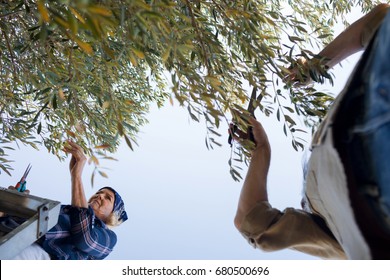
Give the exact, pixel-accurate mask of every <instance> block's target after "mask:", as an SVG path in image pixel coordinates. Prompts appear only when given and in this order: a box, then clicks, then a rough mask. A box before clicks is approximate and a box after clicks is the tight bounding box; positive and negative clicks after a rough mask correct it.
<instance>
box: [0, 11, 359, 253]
mask: <svg viewBox="0 0 390 280" xmlns="http://www.w3.org/2000/svg"><path fill="white" fill-rule="evenodd" d="M358 16H359V15H358V14H356V15H352V17H351V19H357V18H358ZM340 30H341V29H340ZM338 33H339V32H336V34H338ZM359 55H360V54H357V55H354V56H353V57H350V58H349V59H348V60H347V61H345V62H343V64H342V67H340V66H336V67H335V68H334V70H333V71H332V72H333V73H334V74H335V77H336V78H335V86H334V87H331V85H329V84H326V85H325V86H324V89H325V90H327V91H329V92H332V93H335V94H337V93H338V92H340V90H341V89H342V88H343V86H344V84H345V82H346V80H347V78H348V75H349V73H350V71H351V70H352V67H353V65H354V64H355V63H356V61H357V59H358V57H359ZM256 117H257V119H258V120H259V121H261V122H262V124H263V126H264V128H265V130H266V131H267V133H268V137H269V140H270V143H271V149H272V159H271V167H270V171H269V176H268V188H269V200H270V203H271V204H272V205H273V207H276V208H279V209H281V210H283V209H284V208H286V207H295V208H300V199H301V191H302V156H303V153H302V152H296V151H295V150H294V149H293V148H292V146H291V139H290V138H287V137H286V136H285V135H284V133H283V129H282V124H281V123H279V122H278V121H277V120H276V116H272V117H269V118H267V117H265V116H264V115H261V114H260V113H259V112H257V114H256ZM148 120H149V124H147V125H145V126H144V127H142V128H141V132H140V134H139V135H138V143H139V146H135V147H134V151H131V150H130V149H129V148H128V147H127V146H126V144H125V143H124V144H123V145H122V146H120V148H119V150H118V151H117V152H116V153H115V154H114V155H113V156H114V157H115V158H116V159H117V161H103V162H102V163H101V165H102V166H106V167H108V168H109V169H108V170H106V173H107V174H108V176H109V177H108V178H102V177H100V176H96V177H95V186H94V187H93V188H92V186H91V184H90V178H91V174H92V171H93V166H92V165H88V164H87V165H86V167H85V169H84V177H83V181H84V187H85V190H86V194H87V197H89V196H91V195H92V194H93V193H94V192H95V191H97V189H98V188H100V187H103V186H107V185H109V186H111V187H113V188H115V189H116V190H117V191H118V192H119V193H120V194H121V196H122V198H123V199H124V201H125V205H126V210H127V213H128V216H129V220H128V221H126V222H125V223H123V224H122V225H121V226H119V227H118V228H116V229H115V232H116V233H117V235H118V243H117V245H116V247H115V248H114V251H113V253H112V254H111V255H110V256H109V257H108V258H107V259H111V260H235V259H236V260H257V259H259V260H260V259H267V260H279V259H284V260H286V259H298V260H308V259H316V258H314V257H311V256H309V255H306V254H303V253H299V252H296V251H293V250H288V249H287V250H281V251H278V252H273V253H269V252H262V251H260V250H257V249H254V248H252V247H251V246H250V245H249V244H248V243H247V242H246V240H245V239H244V238H243V237H242V236H241V234H240V233H239V232H238V231H237V230H236V228H235V227H234V225H233V219H234V216H235V211H236V207H237V202H238V197H239V194H240V190H241V187H242V183H243V182H242V181H241V182H235V181H234V180H233V179H232V178H231V176H230V174H229V165H228V160H229V158H230V154H231V148H230V146H229V144H228V143H227V137H228V135H227V127H228V124H227V123H222V126H221V127H220V129H219V132H220V133H221V134H223V137H221V138H220V139H219V141H220V142H221V143H222V144H223V146H222V147H217V146H216V147H215V148H214V149H213V150H208V149H207V147H206V145H205V141H204V139H205V136H206V126H205V124H204V123H203V122H201V123H197V122H194V121H192V120H191V119H190V117H189V115H188V112H187V111H186V110H185V109H184V108H181V107H179V105H178V103H177V102H176V103H174V105H173V106H172V105H170V104H167V105H166V106H165V107H163V108H161V109H158V108H155V107H153V108H152V109H151V111H150V113H149V116H148ZM9 154H10V159H12V160H14V163H13V164H12V166H13V168H14V171H13V175H12V177H10V176H8V175H7V174H5V173H4V172H2V173H1V174H0V186H2V187H8V186H9V185H15V184H16V183H17V181H18V180H19V179H20V177H21V176H22V174H23V172H24V170H25V169H26V167H27V165H28V164H29V163H31V164H32V169H31V172H30V174H29V176H28V178H27V187H28V189H30V191H31V194H33V195H36V196H40V197H44V198H48V199H51V200H57V201H61V202H62V203H63V204H68V203H70V174H69V169H68V164H69V159H67V160H65V161H63V162H60V161H59V160H58V159H57V158H56V157H55V156H53V155H52V154H49V153H48V152H47V151H46V150H45V148H42V149H41V150H40V151H36V150H34V149H31V148H28V147H23V146H22V147H20V149H17V150H15V151H12V152H10V153H9ZM242 167H243V172H242V175H243V176H245V173H246V166H245V165H242Z"/></svg>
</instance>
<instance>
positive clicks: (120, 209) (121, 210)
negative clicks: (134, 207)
mask: <svg viewBox="0 0 390 280" xmlns="http://www.w3.org/2000/svg"><path fill="white" fill-rule="evenodd" d="M102 189H109V190H111V191H112V192H113V193H114V195H115V199H114V208H113V210H112V212H114V213H115V214H116V215H117V217H118V220H119V221H120V222H121V223H123V222H124V221H126V220H127V213H126V210H125V203H124V202H123V200H122V197H121V196H120V195H119V193H117V191H116V190H114V189H113V188H111V187H103V188H101V189H100V190H102ZM100 190H99V191H100Z"/></svg>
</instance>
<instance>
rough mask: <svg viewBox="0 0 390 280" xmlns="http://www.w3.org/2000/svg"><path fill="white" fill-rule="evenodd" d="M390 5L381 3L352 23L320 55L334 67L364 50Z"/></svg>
mask: <svg viewBox="0 0 390 280" xmlns="http://www.w3.org/2000/svg"><path fill="white" fill-rule="evenodd" d="M388 7H389V5H387V4H380V5H378V6H376V7H375V8H374V9H372V10H371V11H370V12H369V13H368V14H366V15H365V16H364V17H362V18H360V19H359V20H357V21H355V22H354V23H353V24H351V25H350V26H349V27H348V28H347V29H346V30H345V31H344V32H342V33H341V34H340V35H338V36H337V37H336V38H335V39H334V40H333V41H332V42H331V43H330V44H329V45H327V46H326V47H325V48H324V49H323V50H322V51H321V52H320V53H319V56H321V57H323V58H326V59H327V62H326V65H327V66H328V67H329V68H332V67H333V66H334V65H336V64H338V63H339V62H341V61H342V60H343V59H345V58H347V57H348V56H350V55H352V54H354V53H356V52H358V51H361V50H363V49H364V48H365V47H366V45H367V43H368V42H369V40H370V39H371V37H372V36H373V35H374V34H375V31H376V30H377V29H378V27H379V26H380V24H381V23H382V20H383V18H384V17H385V16H386V13H387V10H388Z"/></svg>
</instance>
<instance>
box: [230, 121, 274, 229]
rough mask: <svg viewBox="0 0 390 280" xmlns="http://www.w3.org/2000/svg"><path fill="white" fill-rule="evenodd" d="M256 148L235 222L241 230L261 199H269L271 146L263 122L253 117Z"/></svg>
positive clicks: (252, 123)
mask: <svg viewBox="0 0 390 280" xmlns="http://www.w3.org/2000/svg"><path fill="white" fill-rule="evenodd" d="M249 121H250V124H251V125H252V127H253V136H254V138H255V141H256V148H255V149H254V151H253V152H252V158H251V162H250V164H249V168H248V172H247V175H246V178H245V181H244V185H243V187H242V190H241V194H240V198H239V202H238V207H237V212H236V217H235V219H234V224H235V226H236V227H237V229H239V230H240V227H241V223H242V220H243V219H244V217H245V216H246V215H247V214H248V213H249V212H250V210H251V209H252V208H253V207H254V206H255V205H256V203H257V202H260V201H268V195H267V175H268V169H269V165H270V159H271V148H270V145H269V142H268V137H267V134H266V133H265V130H264V128H263V126H262V125H261V123H259V122H258V121H256V120H255V119H254V118H251V119H250V120H249Z"/></svg>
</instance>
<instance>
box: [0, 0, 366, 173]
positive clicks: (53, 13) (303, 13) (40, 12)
mask: <svg viewBox="0 0 390 280" xmlns="http://www.w3.org/2000/svg"><path fill="white" fill-rule="evenodd" d="M371 2H372V1H346V0H342V1H308V0H299V1H287V0H286V1H280V0H274V1H265V0H238V1H225V0H195V1H189V0H145V1H143V0H117V1H109V0H74V1H69V0H52V1H49V0H37V1H32V0H13V1H0V29H1V32H0V83H1V87H0V135H1V139H2V140H1V142H0V148H1V149H2V150H0V153H2V154H4V155H5V153H4V149H6V148H5V147H8V146H9V145H10V144H12V143H14V142H18V141H19V142H22V143H23V144H27V145H31V146H34V147H39V146H41V145H43V146H45V147H46V148H47V150H48V151H50V152H52V153H53V154H55V155H57V156H58V157H60V158H62V156H63V155H62V152H61V150H62V146H63V141H64V140H65V139H67V138H74V139H75V140H76V141H77V142H78V143H79V144H80V145H82V146H83V147H84V148H85V150H86V151H87V152H88V153H89V154H90V155H91V156H94V159H97V158H98V156H99V154H98V153H100V156H103V158H104V157H105V152H104V151H108V152H115V150H116V148H117V147H118V145H119V143H120V141H121V140H123V139H124V141H125V142H126V143H127V144H128V146H129V147H130V148H133V144H134V143H136V136H137V132H138V130H139V128H140V127H141V126H142V125H144V124H145V123H146V122H147V117H146V116H147V112H148V110H149V106H150V104H157V105H159V106H162V104H164V102H165V101H166V100H170V101H171V103H174V102H175V101H176V102H177V103H178V104H179V105H180V106H184V107H186V108H187V109H188V112H189V116H190V117H191V118H192V119H193V120H195V121H200V120H201V119H204V120H205V122H206V127H207V135H206V145H207V146H208V147H209V148H212V147H213V145H218V146H220V145H221V144H220V143H219V141H218V138H219V137H220V136H221V134H220V133H219V132H218V128H219V126H220V124H221V121H227V122H228V121H229V115H231V110H232V109H235V110H238V111H241V112H244V111H245V108H244V107H245V106H246V105H247V104H248V101H249V99H248V93H247V91H248V88H252V87H256V88H258V89H260V92H261V93H260V94H261V96H262V100H261V102H258V104H257V105H258V106H257V107H258V108H259V110H260V111H261V112H262V113H264V114H266V115H272V114H273V113H275V112H276V115H277V116H278V119H279V120H280V121H281V122H282V123H283V124H284V125H283V129H284V130H285V133H286V135H287V132H288V131H290V133H291V135H295V133H297V132H300V129H299V128H297V127H296V118H299V117H302V118H304V119H305V120H306V123H307V124H308V125H309V126H312V125H313V124H315V123H316V122H318V119H320V118H321V117H322V116H323V115H324V113H325V112H326V108H327V106H328V105H329V102H330V101H331V98H330V97H329V96H328V95H326V94H323V93H319V92H317V91H316V90H315V89H314V88H311V89H305V90H296V89H292V88H291V87H288V86H286V85H285V83H284V82H283V78H284V76H285V69H286V67H288V65H290V64H291V63H292V62H293V61H295V60H296V58H297V56H299V55H310V52H309V51H307V49H309V48H312V47H314V46H322V45H323V44H324V43H327V42H329V40H330V39H331V38H332V30H331V27H332V25H333V24H334V23H335V21H336V20H337V19H338V18H340V17H341V18H343V16H344V15H345V14H346V13H347V12H348V11H350V9H351V8H352V7H353V6H357V5H359V6H361V7H362V9H363V10H367V9H369V8H370V7H371V6H372V5H373V3H371ZM286 40H287V41H288V42H289V43H288V44H286ZM296 49H299V50H300V51H297V52H295V51H294V50H296ZM315 75H317V79H318V80H319V81H321V79H322V77H325V79H329V76H328V75H329V74H328V73H327V72H326V71H325V72H320V73H315ZM313 77H314V76H313ZM282 99H283V100H289V101H290V102H291V103H290V105H284V104H283V103H282V102H281V100H282ZM275 106H276V107H275ZM316 118H317V119H316ZM293 143H294V144H293V146H294V148H297V147H301V146H302V145H303V144H302V142H300V140H298V139H297V138H294V140H293ZM96 147H98V148H96ZM102 147H103V148H102ZM244 157H246V156H244ZM93 162H94V163H95V164H97V165H98V164H99V161H98V160H93ZM0 167H1V168H2V169H3V170H10V166H9V165H8V162H7V160H6V159H5V157H3V156H1V157H0ZM233 170H235V169H234V168H233ZM232 172H233V174H236V171H232Z"/></svg>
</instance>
